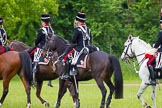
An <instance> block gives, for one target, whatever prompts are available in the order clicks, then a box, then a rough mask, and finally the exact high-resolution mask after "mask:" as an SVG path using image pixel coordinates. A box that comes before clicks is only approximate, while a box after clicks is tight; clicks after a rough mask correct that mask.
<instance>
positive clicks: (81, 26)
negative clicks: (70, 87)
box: [61, 12, 91, 79]
mask: <svg viewBox="0 0 162 108" xmlns="http://www.w3.org/2000/svg"><path fill="white" fill-rule="evenodd" d="M85 20H86V14H85V13H80V12H79V13H78V14H77V16H76V19H75V21H76V23H78V25H76V26H75V27H74V33H73V36H72V44H73V45H74V46H72V47H69V48H68V49H66V51H65V52H64V56H63V59H64V62H65V73H64V74H63V76H61V79H68V78H69V77H70V76H69V71H70V66H71V62H70V61H69V58H68V56H69V54H72V53H74V52H75V51H77V52H80V51H81V50H82V49H83V48H84V47H86V46H89V45H90V43H91V33H90V29H89V28H88V27H87V26H86V24H85Z"/></svg>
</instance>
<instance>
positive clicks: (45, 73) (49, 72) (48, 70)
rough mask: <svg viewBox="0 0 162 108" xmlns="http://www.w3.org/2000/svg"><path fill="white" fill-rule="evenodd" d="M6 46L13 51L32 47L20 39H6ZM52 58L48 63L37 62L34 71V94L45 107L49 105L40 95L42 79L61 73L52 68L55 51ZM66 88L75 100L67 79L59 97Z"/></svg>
mask: <svg viewBox="0 0 162 108" xmlns="http://www.w3.org/2000/svg"><path fill="white" fill-rule="evenodd" d="M8 46H9V47H10V48H13V50H15V51H23V50H27V51H29V50H30V49H32V47H29V46H28V45H26V44H25V43H23V42H20V41H8ZM29 52H31V51H29ZM52 58H53V59H51V60H53V61H51V60H50V62H49V64H48V65H43V64H38V67H37V72H36V81H37V85H36V96H37V97H38V99H39V100H40V101H41V103H42V104H43V105H45V106H47V107H49V106H50V104H49V103H48V102H47V101H46V100H44V99H43V98H42V97H41V95H40V94H41V89H42V85H43V81H48V80H55V79H57V78H58V77H59V75H60V74H62V73H59V72H57V71H54V70H53V62H54V61H55V60H56V58H57V55H55V53H54V54H53V56H52ZM57 68H60V67H58V66H57ZM67 88H68V89H69V91H70V93H71V95H72V97H73V101H74V102H75V98H74V97H76V96H75V94H74V91H73V89H74V88H73V86H71V82H69V81H67V82H66V85H65V86H64V90H63V91H62V95H61V97H62V96H63V95H64V93H66V91H67Z"/></svg>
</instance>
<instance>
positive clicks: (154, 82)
mask: <svg viewBox="0 0 162 108" xmlns="http://www.w3.org/2000/svg"><path fill="white" fill-rule="evenodd" d="M145 84H146V85H152V86H156V81H152V80H151V81H150V83H145Z"/></svg>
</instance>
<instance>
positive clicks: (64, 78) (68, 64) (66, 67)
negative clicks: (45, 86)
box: [61, 60, 70, 80]
mask: <svg viewBox="0 0 162 108" xmlns="http://www.w3.org/2000/svg"><path fill="white" fill-rule="evenodd" d="M69 71H70V62H69V60H66V62H65V73H64V74H63V75H62V76H61V79H63V80H67V79H69V78H70V75H69Z"/></svg>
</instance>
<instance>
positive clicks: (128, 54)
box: [121, 35, 135, 61]
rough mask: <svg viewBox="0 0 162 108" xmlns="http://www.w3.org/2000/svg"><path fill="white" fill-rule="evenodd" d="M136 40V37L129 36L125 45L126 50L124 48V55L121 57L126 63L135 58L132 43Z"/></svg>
mask: <svg viewBox="0 0 162 108" xmlns="http://www.w3.org/2000/svg"><path fill="white" fill-rule="evenodd" d="M134 38H135V37H132V35H129V36H128V39H127V40H126V42H125V43H124V46H125V48H124V50H123V53H122V55H121V59H122V60H124V61H128V58H133V56H134V52H133V50H132V42H133V39H134Z"/></svg>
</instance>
